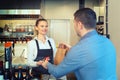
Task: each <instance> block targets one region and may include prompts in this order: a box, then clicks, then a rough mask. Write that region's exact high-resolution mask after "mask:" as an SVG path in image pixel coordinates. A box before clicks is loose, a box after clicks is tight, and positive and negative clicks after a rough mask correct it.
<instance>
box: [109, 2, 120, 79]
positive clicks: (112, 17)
mask: <svg viewBox="0 0 120 80" xmlns="http://www.w3.org/2000/svg"><path fill="white" fill-rule="evenodd" d="M108 1H109V2H108V27H109V33H110V39H111V40H112V42H113V43H114V45H115V47H116V50H117V73H118V80H120V10H119V9H118V8H119V7H120V5H119V3H120V0H115V1H114V0H108Z"/></svg>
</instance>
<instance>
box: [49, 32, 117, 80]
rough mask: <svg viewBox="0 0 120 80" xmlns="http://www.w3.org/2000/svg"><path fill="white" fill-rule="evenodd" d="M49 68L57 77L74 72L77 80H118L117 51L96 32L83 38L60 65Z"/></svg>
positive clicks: (51, 65)
mask: <svg viewBox="0 0 120 80" xmlns="http://www.w3.org/2000/svg"><path fill="white" fill-rule="evenodd" d="M47 67H48V71H49V72H50V73H51V74H52V75H54V76H55V77H61V76H63V75H66V74H68V73H70V72H74V73H75V75H76V77H77V80H117V76H116V50H115V48H114V46H113V44H112V43H111V41H110V40H109V39H107V38H106V37H104V36H101V35H98V34H97V32H96V31H95V30H93V31H91V32H89V33H87V34H86V35H85V36H83V37H82V38H81V40H80V41H79V42H78V43H77V44H76V45H75V46H73V47H72V48H71V49H70V50H69V52H68V53H67V55H66V57H65V58H64V60H63V61H62V62H61V63H60V64H59V65H57V66H55V65H53V64H50V63H48V65H47Z"/></svg>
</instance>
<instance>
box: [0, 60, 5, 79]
mask: <svg viewBox="0 0 120 80" xmlns="http://www.w3.org/2000/svg"><path fill="white" fill-rule="evenodd" d="M3 75H4V74H3V61H0V80H4V79H3Z"/></svg>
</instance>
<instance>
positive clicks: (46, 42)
mask: <svg viewBox="0 0 120 80" xmlns="http://www.w3.org/2000/svg"><path fill="white" fill-rule="evenodd" d="M35 30H36V31H37V36H36V37H35V38H34V39H33V40H31V41H30V42H28V64H29V66H32V71H31V73H32V75H33V76H35V77H39V76H40V74H42V78H49V77H51V76H49V72H48V70H47V69H44V68H43V67H42V66H41V63H42V60H43V59H45V58H46V57H50V60H49V62H50V63H53V61H54V60H53V59H54V56H55V53H56V46H55V42H54V40H53V39H52V38H48V37H47V36H46V34H47V32H48V22H47V20H46V19H38V20H37V21H36V24H35ZM44 80H47V79H44Z"/></svg>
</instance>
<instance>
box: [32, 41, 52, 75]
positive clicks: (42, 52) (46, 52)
mask: <svg viewBox="0 0 120 80" xmlns="http://www.w3.org/2000/svg"><path fill="white" fill-rule="evenodd" d="M35 42H36V45H37V52H38V53H37V57H36V58H35V60H34V61H39V60H42V59H44V58H45V57H50V60H49V62H50V63H52V64H53V49H52V46H51V43H50V41H49V40H48V43H49V46H50V49H40V48H39V45H38V41H37V40H36V39H35ZM32 74H33V76H40V75H42V74H48V75H49V72H48V70H47V69H45V68H43V67H42V66H37V67H32Z"/></svg>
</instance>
